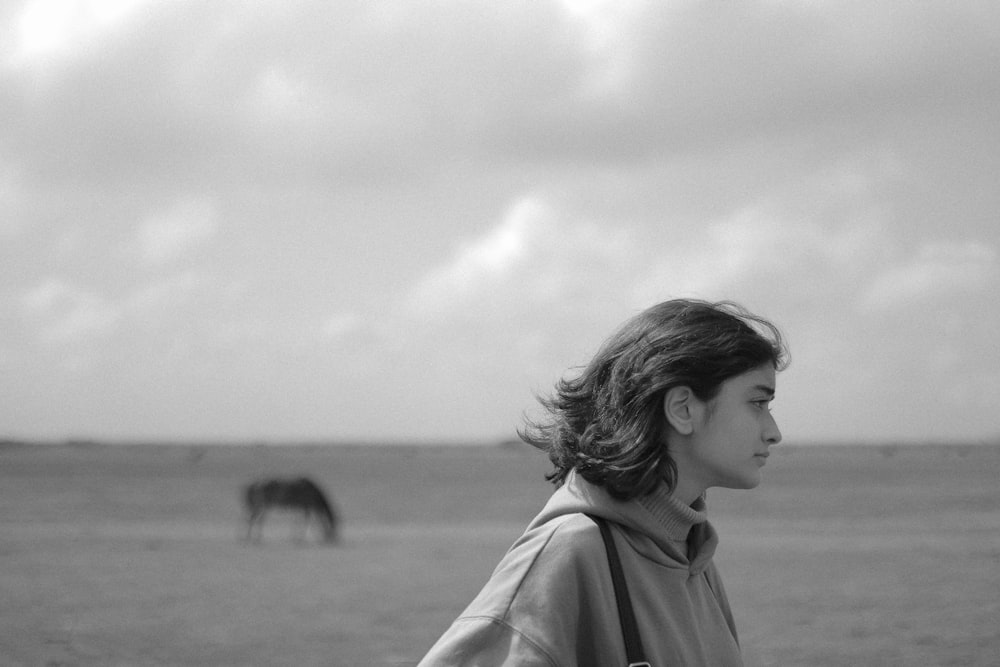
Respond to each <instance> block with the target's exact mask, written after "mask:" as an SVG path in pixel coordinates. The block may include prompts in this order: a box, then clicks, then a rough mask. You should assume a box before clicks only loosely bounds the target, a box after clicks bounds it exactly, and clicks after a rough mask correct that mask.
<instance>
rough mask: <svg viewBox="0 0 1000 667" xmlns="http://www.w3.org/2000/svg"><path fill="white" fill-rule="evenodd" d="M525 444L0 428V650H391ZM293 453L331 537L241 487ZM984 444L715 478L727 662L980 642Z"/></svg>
mask: <svg viewBox="0 0 1000 667" xmlns="http://www.w3.org/2000/svg"><path fill="white" fill-rule="evenodd" d="M547 469H548V465H547V461H546V460H545V459H544V457H543V456H542V455H540V454H538V453H537V452H534V451H533V450H530V449H528V448H526V447H524V448H522V447H388V446H386V447H381V446H374V447H346V446H343V447H342V446H338V447H317V446H310V447H263V446H245V447H240V446H229V447H223V446H216V447H196V446H190V447H189V446H50V445H44V446H43V445H37V446H20V445H7V446H4V447H2V448H0V489H2V490H0V510H2V511H0V521H2V527H0V530H2V533H0V534H2V537H0V596H2V600H3V605H2V607H0V664H2V665H51V666H54V665H102V666H103V665H195V666H198V665H220V666H221V665H233V666H236V665H241V666H242V665H286V664H295V665H345V666H346V665H352V666H354V665H412V664H415V663H416V662H417V660H419V658H420V657H421V656H422V655H423V653H424V652H425V651H426V650H427V648H429V646H430V645H431V644H432V643H433V642H434V640H435V639H436V638H437V637H438V635H440V634H441V632H443V631H444V629H445V628H446V627H447V625H448V624H449V623H450V622H451V620H452V619H453V618H454V617H455V616H456V615H457V614H458V613H459V612H460V611H461V609H462V608H463V607H464V606H465V604H466V603H467V602H468V601H469V600H470V599H471V597H472V596H473V595H474V594H475V593H476V592H477V591H478V589H479V588H480V587H481V586H482V584H483V583H484V582H485V580H486V578H487V577H488V576H489V573H490V572H491V570H492V569H493V566H494V565H495V564H496V562H497V561H498V560H499V559H500V557H501V555H502V554H503V552H504V551H505V550H506V548H507V547H508V546H509V544H510V543H511V542H512V541H513V540H514V539H515V538H516V537H517V536H518V534H519V533H520V532H521V530H522V528H523V526H524V524H526V523H527V522H528V520H530V519H531V517H532V516H533V515H534V514H535V512H536V511H537V510H538V508H539V507H540V506H541V505H542V503H544V501H545V499H546V498H547V496H548V494H549V493H550V488H549V485H548V484H547V483H546V482H545V481H544V479H543V477H542V476H543V474H544V472H545V471H546V470H547ZM298 472H305V473H308V474H310V475H313V476H314V477H316V478H317V479H318V480H321V481H322V483H323V484H324V485H326V487H327V488H328V489H329V490H330V491H331V493H332V495H333V497H334V498H335V501H336V503H337V505H338V506H339V508H340V511H341V514H342V515H343V517H344V529H343V537H344V540H343V544H342V545H341V546H338V547H322V546H303V545H299V544H296V543H294V542H293V541H292V540H290V539H289V536H290V535H291V533H292V532H293V530H292V529H293V522H291V521H290V520H287V519H286V518H285V517H281V518H276V519H275V520H274V521H273V522H271V523H269V524H267V525H266V527H265V536H264V537H265V540H264V543H263V544H262V545H260V546H248V545H245V544H243V543H241V542H240V540H239V539H238V537H239V536H240V534H241V532H242V530H243V526H242V525H241V516H240V507H239V499H238V489H239V487H240V486H241V485H242V484H243V483H245V482H246V481H248V480H249V479H251V478H253V477H255V476H257V475H260V474H287V473H298ZM998 480H1000V447H986V446H983V447H971V446H962V447H959V446H951V447H946V446H942V447H930V446H920V447H917V446H912V447H906V446H900V447H867V448H864V447H848V446H844V447H834V446H823V447H794V446H783V447H779V448H776V450H775V456H772V457H771V459H770V461H769V463H768V466H767V468H766V469H765V481H764V484H763V485H762V486H761V487H760V488H758V489H756V490H754V491H749V492H735V491H723V490H716V491H713V492H711V494H710V497H709V512H710V517H711V519H712V521H713V522H714V523H715V524H716V527H717V528H718V529H719V532H720V533H721V536H722V543H721V545H720V547H719V551H718V554H717V559H718V563H719V566H720V568H721V570H722V574H723V577H724V578H725V581H726V586H727V589H728V591H729V595H730V599H731V601H732V604H733V608H734V612H735V614H736V619H737V623H738V626H739V629H740V634H741V640H742V644H743V647H744V653H745V657H746V661H747V664H748V665H851V666H857V665H984V666H985V665H998V664H1000V630H998V628H1000V484H998Z"/></svg>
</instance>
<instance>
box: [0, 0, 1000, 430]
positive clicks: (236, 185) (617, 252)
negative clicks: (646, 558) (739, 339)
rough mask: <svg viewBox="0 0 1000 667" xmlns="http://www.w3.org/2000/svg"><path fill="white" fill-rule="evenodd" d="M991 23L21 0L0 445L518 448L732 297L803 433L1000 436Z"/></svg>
mask: <svg viewBox="0 0 1000 667" xmlns="http://www.w3.org/2000/svg"><path fill="white" fill-rule="evenodd" d="M998 33H1000V4H996V3H993V2H988V1H985V0H984V1H982V2H972V1H962V0H959V1H957V2H940V3H926V2H898V1H893V0H887V1H885V2H878V3H871V2H867V1H852V0H847V1H840V2H829V1H824V0H809V1H805V0H804V1H800V2H796V1H793V0H766V1H765V0H761V1H747V2H720V1H703V2H702V1H694V0H676V1H674V0H670V1H661V0H655V1H648V2H644V1H641V0H608V1H604V0H528V1H524V2H519V1H513V0H512V1H510V2H494V1H492V0H481V1H474V0H466V1H459V0H395V1H380V0H364V1H361V0H356V1H354V0H337V1H330V0H322V1H320V0H280V1H279V0H245V1H243V0H241V1H238V2H237V1H223V0H220V1H219V2H197V1H194V0H75V1H74V0H32V1H28V2H26V1H24V0H20V1H11V0H6V1H3V0H0V437H6V438H25V439H41V440H51V439H55V440H59V439H67V438H84V439H106V440H117V441H130V440H135V439H145V440H149V439H153V440H199V441H213V440H217V441H255V442H256V441H283V442H291V441H302V440H309V441H334V440H353V441H358V440H361V441H370V442H385V441H414V442H416V441H455V442H473V441H476V442H488V441H495V440H505V439H510V438H512V437H515V436H514V434H515V429H516V428H517V427H518V426H519V425H520V424H521V420H522V417H523V416H524V415H525V414H527V415H529V416H531V415H536V416H537V408H536V407H535V406H536V405H537V402H536V400H535V397H536V395H539V394H541V395H544V394H546V393H548V392H549V391H550V390H551V388H552V385H553V383H554V382H555V381H556V380H557V379H558V378H560V377H563V376H565V375H567V374H572V373H573V372H574V370H575V369H578V368H579V367H580V366H582V365H584V364H586V363H587V361H589V359H590V357H591V356H592V355H593V353H594V352H595V351H596V349H597V348H598V346H599V345H600V343H601V341H602V340H603V339H604V338H605V337H606V336H608V335H609V334H610V333H611V332H612V331H613V330H614V329H615V328H616V327H617V326H618V325H619V324H620V323H621V322H623V321H624V320H626V319H627V318H629V317H631V316H632V315H634V314H636V313H637V312H639V311H641V310H642V309H644V308H646V307H648V306H650V305H653V304H655V303H657V302H659V301H662V300H665V299H669V298H677V297H692V298H700V299H708V300H722V299H729V300H735V301H738V302H740V303H742V304H743V305H745V306H746V307H747V308H749V309H750V310H752V311H754V312H756V313H759V314H761V315H764V316H765V317H768V318H770V319H772V320H773V321H774V322H775V323H776V324H777V325H778V326H779V327H780V328H781V330H782V332H783V334H784V335H785V337H786V339H787V342H788V345H789V348H790V350H791V356H792V363H791V366H790V367H789V368H788V369H787V370H786V371H784V372H783V373H781V374H780V375H779V376H778V388H777V389H778V391H777V398H776V400H775V402H774V404H773V410H774V414H775V417H776V419H777V421H778V424H779V425H780V426H781V428H782V431H783V434H784V438H785V442H792V443H808V442H873V443H874V442H888V441H892V442H899V441H914V442H925V441H934V442H938V441H947V442H958V441H961V442H996V441H997V440H1000V344H998V332H1000V299H998V294H1000V219H998V218H1000V215H998V211H1000V187H998V184H997V174H998V173H1000V123H998V120H1000V117H998V114H997V109H998V108H1000V67H998V66H997V64H998V62H1000V34H998Z"/></svg>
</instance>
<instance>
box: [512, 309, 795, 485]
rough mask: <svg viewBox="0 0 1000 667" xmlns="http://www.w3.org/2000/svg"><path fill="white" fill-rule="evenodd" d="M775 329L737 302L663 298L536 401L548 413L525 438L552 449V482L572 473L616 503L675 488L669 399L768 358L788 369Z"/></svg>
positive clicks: (715, 385) (700, 391)
mask: <svg viewBox="0 0 1000 667" xmlns="http://www.w3.org/2000/svg"><path fill="white" fill-rule="evenodd" d="M787 362H788V352H787V350H786V348H785V346H784V343H783V342H782V339H781V334H780V333H779V332H778V330H777V328H776V327H775V326H774V325H773V324H771V323H770V322H768V321H767V320H765V319H763V318H761V317H758V316H756V315H753V314H751V313H750V312H748V311H747V310H745V309H744V308H742V307H741V306H739V305H737V304H735V303H732V302H725V301H724V302H720V303H708V302H705V301H697V300H690V299H676V300H671V301H665V302H663V303H660V304H657V305H655V306H652V307H651V308H648V309H647V310H645V311H643V312H641V313H639V314H638V315H636V316H635V317H633V318H632V319H630V320H629V321H627V322H625V324H623V325H622V326H621V328H619V329H618V331H617V332H615V333H614V334H613V335H612V336H611V337H610V338H608V339H607V340H606V341H605V342H604V344H603V345H602V346H601V348H600V349H599V350H598V352H597V354H596V355H595V356H594V358H593V359H592V360H591V362H590V364H589V365H587V366H586V367H585V368H584V369H583V371H582V373H581V374H580V375H579V376H577V377H574V378H568V379H567V378H564V379H562V380H559V381H558V382H557V383H556V386H555V391H554V392H553V393H552V395H550V396H548V397H540V398H539V401H540V402H541V404H542V406H543V407H544V408H545V409H546V411H547V419H544V420H542V421H533V420H526V425H525V428H524V429H522V430H520V431H519V433H518V434H519V435H520V436H521V439H522V440H524V441H525V442H527V443H529V444H531V445H534V446H535V447H538V448H540V449H544V450H546V451H547V452H548V454H549V459H550V460H551V461H552V464H553V465H554V466H555V469H554V470H553V471H552V472H551V473H549V474H548V475H546V478H547V479H548V480H549V481H551V482H553V483H555V484H556V485H557V486H559V485H561V484H562V483H563V481H564V480H565V479H566V475H567V474H568V473H569V471H570V470H572V469H574V468H575V469H576V470H577V471H578V474H580V475H582V476H583V478H584V479H586V480H587V481H588V482H591V483H593V484H597V485H599V486H602V487H604V488H605V489H607V490H608V492H609V493H610V494H611V495H612V496H614V497H616V498H619V499H629V498H634V497H636V496H641V495H645V494H647V493H650V492H651V491H653V490H654V489H655V488H656V486H657V485H658V484H659V482H660V480H661V479H662V480H665V481H666V483H667V485H668V487H669V488H673V486H674V484H675V483H676V479H677V466H676V464H675V463H674V461H673V459H672V458H671V457H670V455H669V453H668V452H667V446H666V433H667V423H666V417H665V415H664V412H663V399H664V396H665V395H666V393H667V391H668V390H670V389H671V388H672V387H680V386H686V387H689V388H690V389H691V391H692V392H693V393H694V395H695V396H697V397H698V398H699V399H701V400H702V401H710V400H711V399H713V398H715V396H716V395H717V394H718V392H719V389H720V388H721V386H722V383H723V382H724V381H725V380H727V379H729V378H732V377H735V376H737V375H741V374H743V373H746V372H748V371H751V370H753V369H755V368H757V367H758V366H761V365H763V364H768V363H769V364H772V365H773V366H774V367H775V369H776V370H782V369H783V368H784V367H785V366H787Z"/></svg>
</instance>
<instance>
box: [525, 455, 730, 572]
mask: <svg viewBox="0 0 1000 667" xmlns="http://www.w3.org/2000/svg"><path fill="white" fill-rule="evenodd" d="M581 513H583V514H592V515H594V516H599V517H602V518H604V519H607V520H608V521H611V522H613V523H616V524H618V525H619V526H621V527H622V528H623V530H622V533H623V535H624V537H625V539H626V540H628V541H629V543H630V544H631V545H632V547H633V548H634V549H635V550H636V551H638V552H640V553H641V554H643V555H644V556H646V557H647V558H650V559H652V560H654V561H657V562H659V563H660V564H662V565H665V566H667V567H671V568H682V569H686V570H689V571H690V573H691V575H692V576H694V575H697V574H700V573H701V572H702V571H704V569H705V568H706V567H707V566H708V564H709V562H710V561H711V560H712V555H713V554H714V553H715V547H716V546H717V545H718V542H719V538H718V534H717V533H716V532H715V529H714V528H712V525H711V524H710V523H709V522H708V519H707V515H706V512H705V499H704V497H701V498H699V499H698V500H696V501H695V502H694V504H693V505H691V506H688V505H685V504H684V503H682V502H680V501H678V500H677V499H675V498H674V497H673V496H671V495H670V492H669V491H668V490H667V486H666V484H661V485H660V486H659V487H657V489H656V490H655V491H653V492H652V493H650V494H649V495H646V496H642V497H640V498H635V499H633V500H624V501H623V500H617V499H615V498H613V497H612V496H611V495H610V494H609V493H608V492H607V491H605V490H604V489H603V488H602V487H599V486H596V485H594V484H591V483H590V482H588V481H587V480H585V479H583V477H581V476H580V475H578V474H577V473H576V471H575V470H573V471H570V473H569V475H567V477H566V481H565V482H564V483H563V485H562V486H560V487H559V488H558V489H556V491H555V493H553V494H552V497H551V498H550V499H549V502H548V503H546V505H545V507H544V508H543V509H542V511H541V512H540V513H539V514H538V516H536V517H535V519H534V520H533V521H532V522H531V525H530V526H529V529H530V528H535V527H538V526H541V525H542V524H544V523H548V522H549V521H553V520H558V519H560V518H561V517H566V516H569V515H575V514H581Z"/></svg>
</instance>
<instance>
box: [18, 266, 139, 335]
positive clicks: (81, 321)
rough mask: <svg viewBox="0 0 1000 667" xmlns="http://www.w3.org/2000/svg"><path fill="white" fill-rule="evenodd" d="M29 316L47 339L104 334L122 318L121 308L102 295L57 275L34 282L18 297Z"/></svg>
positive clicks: (113, 327)
mask: <svg viewBox="0 0 1000 667" xmlns="http://www.w3.org/2000/svg"><path fill="white" fill-rule="evenodd" d="M21 303H22V305H23V307H24V309H25V310H26V311H27V314H28V315H29V317H30V318H31V319H32V320H34V321H36V322H37V324H38V326H39V334H40V338H41V339H42V340H43V341H45V342H48V343H67V342H72V341H76V340H80V339H86V338H93V337H100V336H105V335H107V334H109V333H111V332H112V331H114V330H115V328H116V327H117V325H118V323H119V321H120V320H121V315H122V314H121V312H120V309H119V308H117V307H116V306H115V305H114V304H112V303H109V302H108V301H107V300H105V299H104V298H102V297H100V296H99V295H97V294H94V293H91V292H89V291H86V290H83V289H80V288H79V287H76V286H74V285H70V284H68V283H65V282H63V281H62V280H60V279H58V278H49V279H48V280H46V281H44V282H42V283H40V284H38V285H36V286H35V287H33V288H31V289H30V290H28V291H27V292H25V293H24V294H23V295H22V297H21Z"/></svg>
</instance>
